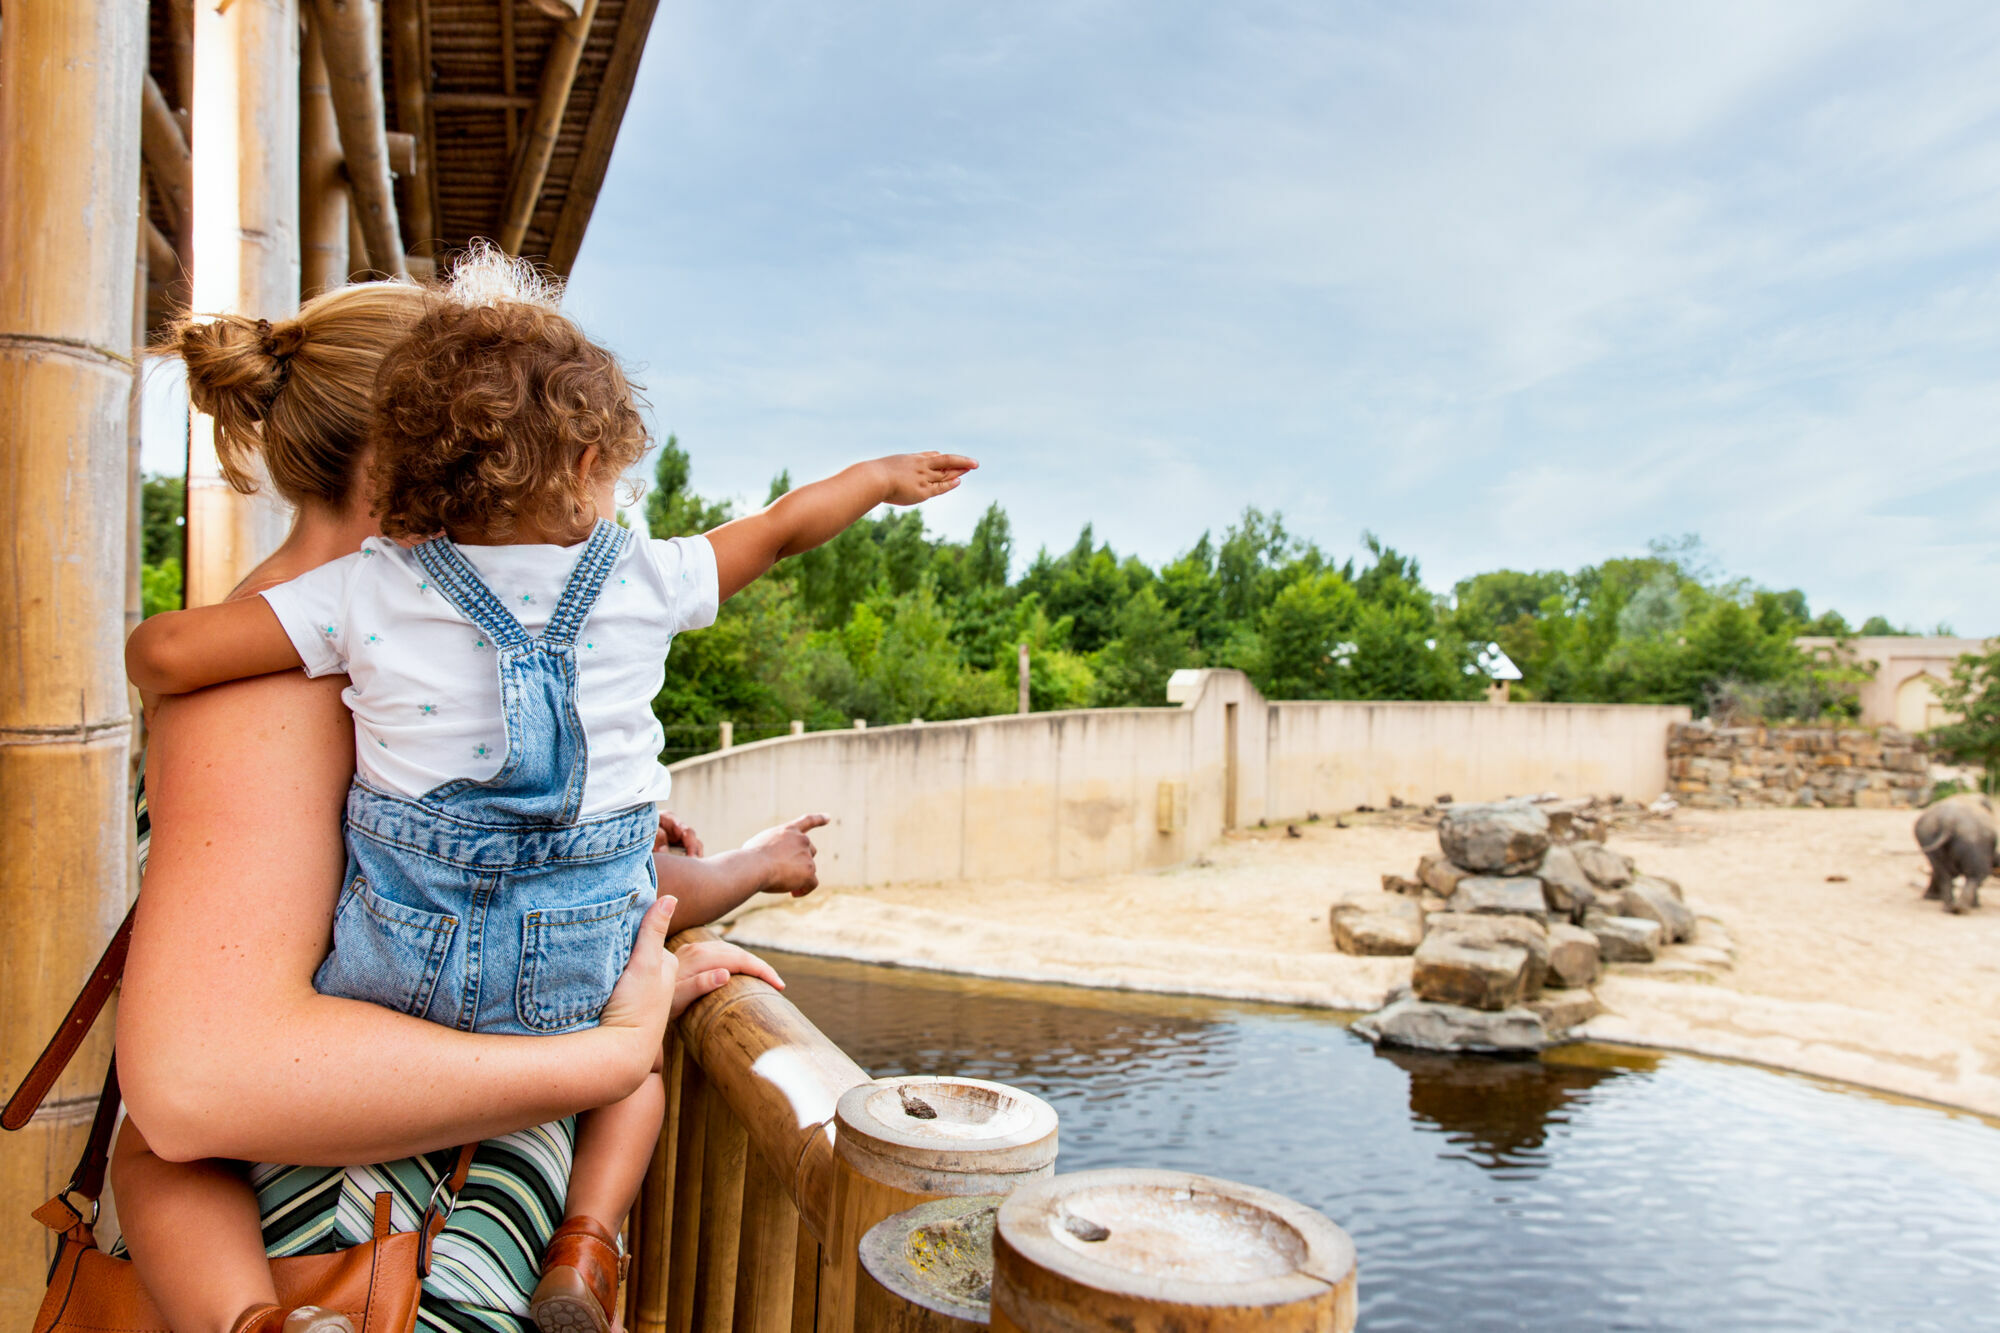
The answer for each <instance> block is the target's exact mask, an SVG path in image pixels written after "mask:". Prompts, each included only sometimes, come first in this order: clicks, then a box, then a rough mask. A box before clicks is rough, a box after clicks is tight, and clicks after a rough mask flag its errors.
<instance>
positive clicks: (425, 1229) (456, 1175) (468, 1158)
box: [417, 1143, 479, 1277]
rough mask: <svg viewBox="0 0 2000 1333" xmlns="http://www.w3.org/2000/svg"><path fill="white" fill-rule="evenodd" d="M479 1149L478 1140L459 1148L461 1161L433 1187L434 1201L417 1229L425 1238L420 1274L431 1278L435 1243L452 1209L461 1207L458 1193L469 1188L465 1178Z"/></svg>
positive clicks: (419, 1252) (421, 1245)
mask: <svg viewBox="0 0 2000 1333" xmlns="http://www.w3.org/2000/svg"><path fill="white" fill-rule="evenodd" d="M478 1150H479V1145H478V1144H476V1143H468V1144H466V1145H465V1146H464V1147H462V1148H460V1149H459V1150H458V1161H457V1162H456V1163H455V1164H454V1165H453V1166H452V1169H451V1174H450V1175H449V1176H440V1177H438V1183H437V1186H436V1187H435V1188H434V1189H432V1190H431V1201H430V1203H429V1205H428V1206H426V1207H425V1209H424V1220H423V1221H422V1222H421V1223H419V1224H418V1226H417V1230H418V1231H420V1232H422V1233H423V1240H421V1241H420V1242H418V1246H417V1276H419V1277H429V1276H430V1273H431V1242H433V1241H435V1240H436V1239H437V1238H438V1233H439V1232H440V1231H443V1230H444V1224H445V1223H446V1222H447V1221H449V1220H450V1218H451V1210H452V1209H454V1208H456V1207H457V1206H458V1192H459V1191H460V1190H462V1189H464V1188H465V1181H466V1178H467V1177H468V1176H470V1175H471V1174H472V1155H473V1153H475V1152H477V1151H478Z"/></svg>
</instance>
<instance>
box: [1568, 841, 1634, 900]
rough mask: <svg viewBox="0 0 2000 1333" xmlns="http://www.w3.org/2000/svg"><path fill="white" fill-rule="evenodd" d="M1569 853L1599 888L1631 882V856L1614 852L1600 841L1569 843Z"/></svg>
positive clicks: (1615, 886)
mask: <svg viewBox="0 0 2000 1333" xmlns="http://www.w3.org/2000/svg"><path fill="white" fill-rule="evenodd" d="M1570 853H1571V854H1572V855H1573V856H1575V857H1576V863H1577V865H1579V866H1581V867H1582V868H1583V873H1584V874H1585V875H1588V876H1589V877H1590V882H1591V883H1592V884H1595V885H1596V886H1597V887H1598V888H1600V889H1618V888H1623V887H1624V886H1625V885H1627V884H1630V883H1631V882H1632V858H1631V857H1629V856H1627V855H1625V854H1624V853H1623V852H1614V851H1612V850H1611V849H1610V848H1609V847H1606V846H1605V845H1604V844H1603V843H1601V842H1578V843H1572V844H1570Z"/></svg>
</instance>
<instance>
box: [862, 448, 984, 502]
mask: <svg viewBox="0 0 2000 1333" xmlns="http://www.w3.org/2000/svg"><path fill="white" fill-rule="evenodd" d="M876 466H878V467H880V468H881V469H882V472H883V477H882V490H883V495H882V499H883V501H884V503H887V504H892V505H914V504H922V503H923V502H924V501H926V500H929V499H931V498H932V497H934V496H939V495H943V494H944V493H945V492H946V491H948V490H951V489H953V488H954V487H956V486H957V485H958V483H959V481H960V479H962V478H963V477H964V476H965V474H966V473H968V472H970V471H972V469H974V468H976V467H978V466H979V463H978V461H977V460H975V459H971V458H967V457H966V456H965V455H963V454H941V453H938V452H936V451H935V450H932V451H930V452H927V453H921V454H892V455H890V456H889V457H887V458H882V459H877V460H876Z"/></svg>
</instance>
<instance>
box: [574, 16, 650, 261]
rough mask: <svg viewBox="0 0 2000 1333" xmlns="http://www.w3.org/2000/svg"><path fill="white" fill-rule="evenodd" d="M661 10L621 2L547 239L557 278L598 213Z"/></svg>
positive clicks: (580, 246) (580, 247)
mask: <svg viewBox="0 0 2000 1333" xmlns="http://www.w3.org/2000/svg"><path fill="white" fill-rule="evenodd" d="M659 7H660V0H625V13H624V15H623V17H622V18H620V19H619V21H618V34H617V36H615V37H613V38H612V39H611V59H610V60H609V61H608V62H607V63H606V64H605V67H604V77H603V79H601V80H600V81H599V83H598V85H597V102H596V105H595V106H593V107H592V108H591V111H590V124H589V126H588V127H586V128H585V130H584V132H583V145H582V147H581V148H580V149H579V150H578V152H577V155H576V168H575V170H574V171H572V172H571V173H570V178H569V190H568V192H567V194H565V195H564V197H563V207H562V213H561V214H560V215H559V216H558V218H557V220H556V229H555V234H554V235H553V236H551V237H550V238H549V253H548V261H549V267H551V268H553V269H554V270H555V271H556V272H558V273H567V272H569V270H570V267H571V265H573V264H575V263H576V254H577V251H578V250H580V249H582V248H583V233H584V231H585V229H586V228H588V227H589V226H590V215H591V213H592V212H593V211H595V209H596V208H597V192H598V191H599V190H600V189H602V188H603V186H604V173H605V170H606V169H607V168H608V167H609V166H610V165H611V150H612V148H613V147H614V146H615V145H616V144H617V142H618V127H619V126H620V125H621V124H623V123H624V120H625V107H626V104H627V103H629V102H630V101H631V100H632V85H633V84H634V83H635V82H636V81H637V80H638V77H639V57H640V56H641V55H643V54H645V50H646V34H647V33H648V32H650V31H652V27H653V15H654V13H655V12H656V11H657V10H658V9H659Z"/></svg>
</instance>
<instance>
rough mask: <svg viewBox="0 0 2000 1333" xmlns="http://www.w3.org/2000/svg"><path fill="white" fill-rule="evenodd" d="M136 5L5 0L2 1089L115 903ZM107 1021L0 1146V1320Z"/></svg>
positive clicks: (79, 975)
mask: <svg viewBox="0 0 2000 1333" xmlns="http://www.w3.org/2000/svg"><path fill="white" fill-rule="evenodd" d="M146 33H147V29H146V6H145V5H144V4H143V3H141V0H102V2H101V3H96V4H87V5H86V4H74V3H68V2H67V0H25V2H17V3H9V4H8V5H7V7H6V19H5V22H4V23H0V253H4V254H5V255H7V256H8V258H7V260H6V262H5V263H0V405H4V406H0V530H4V531H5V533H6V534H7V535H6V541H5V542H4V543H0V626H4V627H5V630H6V644H7V647H6V651H5V660H6V674H5V685H4V688H0V804H4V807H5V809H6V811H7V817H6V818H4V819H0V915H4V918H5V920H6V922H7V943H6V947H5V948H4V949H0V1014H4V1015H5V1021H4V1022H0V1086H4V1087H6V1088H8V1089H11V1088H12V1087H13V1086H14V1085H15V1084H16V1083H17V1082H18V1081H19V1079H20V1077H21V1075H22V1074H23V1073H25V1072H26V1070H27V1067H28V1065H29V1063H30V1062H31V1061H33V1060H34V1058H35V1056H36V1055H37V1054H38V1053H39V1052H40V1050H41V1047H42V1044H43V1042H45V1041H46V1040H47V1039H48V1037H49V1035H50V1034H51V1033H52V1032H53V1031H54V1030H55V1029H56V1027H57V1025H58V1024H59V1023H60V1022H61V1020H62V1016H63V1014H64V1012H65V1011H66V1010H67V1008H68V1005H69V1001H70V1000H71V998H72V997H73V996H74V995H75V993H76V989H77V987H78V986H79V985H80V984H81V983H82V981H83V979H84V976H85V975H86V974H87V973H88V971H89V969H90V966H91V964H92V963H93V962H94V961H95V960H96V958H97V955H98V953H99V951H100V950H102V949H103V947H104V943H105V940H106V939H108V938H109V937H110V935H111V932H112V931H113V930H114V929H115V928H116V927H117V925H118V921H119V918H120V917H122V916H123V915H124V911H125V901H126V877H127V873H128V871H127V866H128V863H129V862H128V857H129V847H130V842H131V822H130V819H129V816H128V814H127V806H126V802H125V794H126V787H125V782H126V755H127V748H128V746H129V744H130V740H131V719H130V715H129V713H128V711H127V705H126V693H125V680H124V672H123V670H122V669H121V664H122V657H121V646H122V645H121V636H120V631H121V629H122V628H123V618H124V609H125V607H124V602H125V597H124V593H125V580H124V578H123V577H122V570H123V564H124V559H125V518H126V495H125V474H126V467H127V464H128V454H127V447H128V435H127V432H128V414H129V412H130V405H131V392H132V374H133V366H132V309H133V292H132V288H131V286H130V284H131V283H132V281H133V279H134V276H135V274H134V271H133V270H134V256H135V255H136V254H137V252H138V246H139V231H138V222H139V219H138V213H137V210H136V209H135V208H134V207H133V204H134V201H135V200H136V199H137V197H138V193H139V118H140V105H139V103H140V86H141V80H142V78H143V75H144V72H145V64H146ZM110 1037H111V1033H110V1025H109V1024H100V1025H99V1027H98V1030H97V1032H96V1034H95V1035H94V1039H93V1040H92V1041H90V1042H89V1043H88V1044H87V1045H86V1046H85V1047H84V1048H83V1050H82V1051H80V1052H79V1054H78V1056H77V1058H76V1059H75V1060H74V1061H73V1062H72V1063H71V1065H70V1069H69V1072H68V1074H67V1075H65V1076H64V1078H63V1079H62V1080H61V1081H60V1082H58V1083H57V1085H56V1087H55V1088H54V1090H53V1093H52V1095H51V1096H50V1098H49V1099H48V1101H47V1102H45V1103H44V1105H43V1108H42V1110H41V1112H40V1114H38V1115H37V1116H36V1118H35V1119H34V1121H32V1122H31V1123H30V1124H29V1126H28V1127H27V1128H26V1129H24V1130H23V1131H21V1138H20V1139H17V1140H15V1141H13V1142H10V1143H8V1144H7V1145H6V1148H5V1150H4V1151H0V1326H4V1327H8V1328H27V1327H29V1326H31V1325H32V1323H33V1322H34V1316H35V1311H36V1309H37V1307H38V1305H39V1303H40V1300H41V1295H42V1289H43V1282H44V1280H45V1278H46V1275H47V1272H48V1263H49V1258H50V1255H51V1252H52V1250H51V1245H50V1241H51V1239H52V1234H53V1233H50V1232H48V1231H45V1230H44V1229H43V1228H42V1227H41V1226H39V1225H38V1224H36V1223H35V1222H33V1221H31V1220H30V1219H29V1217H28V1212H29V1210H30V1209H32V1208H35V1207H37V1206H39V1205H40V1204H41V1203H42V1202H43V1200H45V1199H47V1198H48V1197H49V1196H50V1195H52V1194H54V1193H55V1191H56V1190H57V1189H58V1188H59V1187H60V1186H61V1185H62V1184H63V1182H64V1181H65V1180H66V1179H67V1178H68V1175H69V1168H70V1166H71V1164H72V1162H73V1161H74V1159H75V1155H76V1153H77V1151H78V1149H79V1148H80V1147H81V1144H82V1134H83V1130H84V1127H85V1126H86V1125H87V1123H88V1122H89V1119H90V1111H91V1106H92V1103H93V1102H94V1100H95V1093H96V1089H97V1085H98V1083H99V1081H100V1080H101V1079H102V1078H103V1076H104V1062H105V1060H106V1058H107V1057H108V1055H109V1053H110Z"/></svg>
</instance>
